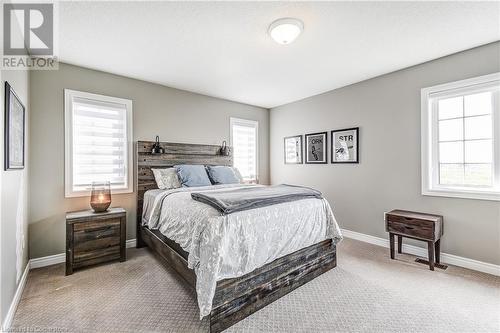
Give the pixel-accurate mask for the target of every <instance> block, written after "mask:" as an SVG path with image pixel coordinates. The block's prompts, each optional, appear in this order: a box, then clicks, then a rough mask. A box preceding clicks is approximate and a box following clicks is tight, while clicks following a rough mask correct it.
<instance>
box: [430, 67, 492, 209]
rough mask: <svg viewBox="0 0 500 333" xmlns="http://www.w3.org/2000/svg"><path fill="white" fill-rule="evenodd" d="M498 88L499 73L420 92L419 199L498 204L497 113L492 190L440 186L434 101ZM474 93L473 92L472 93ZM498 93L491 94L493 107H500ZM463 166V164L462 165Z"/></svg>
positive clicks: (433, 87)
mask: <svg viewBox="0 0 500 333" xmlns="http://www.w3.org/2000/svg"><path fill="white" fill-rule="evenodd" d="M492 84H493V85H498V84H500V72H499V73H493V74H488V75H483V76H479V77H474V78H470V79H465V80H460V81H455V82H450V83H445V84H440V85H436V86H432V87H426V88H423V89H422V90H421V168H422V169H421V172H422V195H427V196H442V197H451V198H464V199H478V200H493V201H500V110H495V109H493V110H492V115H491V117H492V123H493V125H492V126H493V131H492V141H493V162H492V163H493V182H494V184H493V188H491V187H483V188H484V190H482V189H481V186H477V187H474V186H470V187H469V186H457V185H450V186H447V185H441V184H439V148H438V147H439V143H438V139H437V135H438V118H437V117H438V114H437V107H436V104H437V102H436V97H439V96H440V95H441V96H443V95H446V96H447V97H448V96H450V97H452V95H453V94H456V95H457V96H460V95H463V94H464V92H469V91H471V90H474V89H475V90H477V91H478V92H479V90H481V89H486V87H485V86H488V85H490V86H491V85H492ZM474 92H476V91H474ZM499 99H500V92H499V91H498V90H497V91H496V92H494V93H493V104H494V105H497V106H498V105H500V104H499V102H500V100H499ZM464 163H465V161H464Z"/></svg>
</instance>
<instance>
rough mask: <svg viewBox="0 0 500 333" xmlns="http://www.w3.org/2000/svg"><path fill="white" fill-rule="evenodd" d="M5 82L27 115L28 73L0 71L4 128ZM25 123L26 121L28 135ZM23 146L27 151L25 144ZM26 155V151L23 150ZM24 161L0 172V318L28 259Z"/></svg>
mask: <svg viewBox="0 0 500 333" xmlns="http://www.w3.org/2000/svg"><path fill="white" fill-rule="evenodd" d="M5 81H8V82H9V84H10V85H11V86H12V87H13V89H14V91H15V92H16V93H17V95H18V96H19V98H20V99H21V101H22V103H23V104H24V106H25V107H26V117H27V118H28V115H29V112H30V111H29V105H28V96H29V84H28V81H29V76H28V72H27V71H22V70H5V71H2V73H1V80H0V82H1V89H0V91H1V92H0V101H1V102H0V105H1V106H0V124H1V126H2V128H4V126H3V124H4V89H5V88H4V87H5ZM28 128H29V122H27V124H26V127H25V129H26V135H27V138H26V139H28V138H29V135H28V132H29V131H28ZM25 149H26V150H27V151H28V152H29V144H28V141H27V142H26V146H25ZM0 156H1V157H2V161H3V156H4V133H3V131H2V133H1V135H0ZM25 156H26V157H27V156H28V154H27V153H26V155H25ZM28 163H29V161H28V160H25V169H24V170H13V171H4V168H3V165H2V166H1V171H0V178H1V180H0V185H1V186H0V196H1V197H0V206H1V209H0V215H1V221H0V229H1V231H0V237H1V241H0V247H1V249H0V253H1V259H0V260H1V263H2V266H1V267H2V270H1V276H0V279H1V280H0V287H1V290H2V291H1V297H0V303H1V304H0V305H1V306H0V309H1V311H0V312H1V321H2V323H4V320H5V316H6V314H7V311H8V310H9V307H10V305H11V303H12V300H13V298H14V294H15V293H16V289H17V286H18V284H19V280H20V278H21V276H22V274H23V272H24V269H25V268H26V264H27V262H28V247H27V245H28V204H27V202H28V194H27V193H28V169H29V168H28Z"/></svg>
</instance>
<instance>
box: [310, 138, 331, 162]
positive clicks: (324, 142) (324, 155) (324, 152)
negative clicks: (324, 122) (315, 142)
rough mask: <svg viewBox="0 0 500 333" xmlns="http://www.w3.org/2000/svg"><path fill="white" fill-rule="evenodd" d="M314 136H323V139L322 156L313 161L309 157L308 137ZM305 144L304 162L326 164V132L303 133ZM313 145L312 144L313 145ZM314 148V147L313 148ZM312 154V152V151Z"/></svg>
mask: <svg viewBox="0 0 500 333" xmlns="http://www.w3.org/2000/svg"><path fill="white" fill-rule="evenodd" d="M314 136H324V139H323V146H324V148H323V157H324V159H322V160H320V161H313V160H310V159H309V138H310V137H314ZM304 141H305V143H304V145H305V163H306V164H328V132H317V133H310V134H306V135H304ZM313 147H314V146H313ZM313 149H314V148H313ZM313 154H314V153H313Z"/></svg>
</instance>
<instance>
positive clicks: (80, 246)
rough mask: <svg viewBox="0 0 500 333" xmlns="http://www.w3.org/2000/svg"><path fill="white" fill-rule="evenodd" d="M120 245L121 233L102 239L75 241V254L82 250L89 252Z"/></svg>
mask: <svg viewBox="0 0 500 333" xmlns="http://www.w3.org/2000/svg"><path fill="white" fill-rule="evenodd" d="M115 245H120V235H118V236H115V237H106V238H100V239H94V240H89V241H86V242H78V243H75V246H74V252H75V255H76V254H77V253H80V252H88V251H92V250H99V249H106V248H108V247H111V246H115Z"/></svg>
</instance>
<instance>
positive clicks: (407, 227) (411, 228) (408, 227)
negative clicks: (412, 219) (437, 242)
mask: <svg viewBox="0 0 500 333" xmlns="http://www.w3.org/2000/svg"><path fill="white" fill-rule="evenodd" d="M405 229H410V230H413V229H415V228H414V227H410V226H407V225H405Z"/></svg>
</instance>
